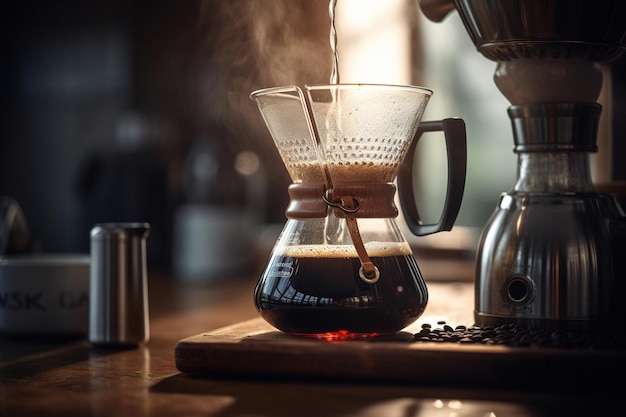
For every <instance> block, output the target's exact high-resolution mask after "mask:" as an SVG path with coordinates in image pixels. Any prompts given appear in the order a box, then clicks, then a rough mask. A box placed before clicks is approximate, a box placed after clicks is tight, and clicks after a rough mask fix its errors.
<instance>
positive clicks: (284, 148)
mask: <svg viewBox="0 0 626 417" xmlns="http://www.w3.org/2000/svg"><path fill="white" fill-rule="evenodd" d="M431 94H432V92H431V91H430V90H427V89H425V88H420V87H414V86H398V85H395V86H394V85H371V84H370V85H364V84H331V85H317V86H312V85H308V86H305V87H304V88H300V87H297V86H285V87H275V88H268V89H264V90H259V91H256V92H254V93H252V96H251V97H252V99H254V100H255V101H256V102H257V104H258V107H259V109H260V111H261V114H262V116H263V119H264V120H265V122H266V124H267V127H268V129H269V131H270V133H271V135H272V138H273V140H274V143H275V145H276V147H277V148H278V152H279V154H280V156H281V158H282V161H283V162H284V164H285V167H286V168H287V171H288V172H289V175H290V176H291V180H292V184H291V185H290V186H289V190H288V191H289V196H290V200H291V201H290V204H289V206H288V207H287V210H286V216H287V218H288V220H287V223H286V224H285V226H284V228H283V231H282V233H281V235H280V237H279V239H278V241H277V242H276V244H275V246H274V249H273V251H272V254H271V255H270V259H269V260H268V262H267V265H266V267H265V269H264V271H263V273H262V275H261V278H260V280H259V282H258V284H257V286H256V289H255V304H256V307H257V309H258V311H259V312H260V314H261V316H262V317H263V318H264V319H265V320H266V321H267V322H269V323H270V324H272V325H273V326H274V327H276V328H278V329H280V330H282V331H284V332H287V333H290V334H296V335H304V336H309V337H316V338H320V339H324V340H336V339H354V338H364V337H371V336H377V335H382V334H387V333H393V332H396V331H398V330H401V329H403V328H404V327H406V326H407V325H409V324H411V323H413V322H414V321H415V320H417V319H418V317H419V316H420V315H421V314H422V312H423V311H424V309H425V308H426V303H427V301H428V292H427V289H426V285H425V283H424V280H423V277H422V275H421V273H420V270H419V268H418V266H417V264H416V262H415V258H414V257H413V253H412V251H411V248H410V246H409V244H408V243H407V241H406V240H405V238H404V236H403V235H402V233H401V231H400V230H399V228H398V225H397V224H396V222H395V217H396V216H397V215H398V209H397V207H396V205H395V203H394V195H395V193H396V185H395V184H394V181H395V179H396V176H397V177H398V186H397V188H398V197H399V199H400V203H401V206H402V208H403V210H404V213H405V217H406V219H407V223H408V224H409V227H410V228H411V231H412V232H413V233H415V234H417V235H425V234H430V233H436V232H439V231H442V230H450V229H451V227H452V225H453V223H454V221H455V219H456V216H457V213H458V211H459V207H460V205H461V199H462V196H463V190H464V187H465V167H466V143H465V124H464V123H463V121H462V120H460V119H445V120H443V121H434V122H422V123H420V120H421V117H422V114H423V112H424V109H425V108H426V104H427V103H428V101H429V99H430V96H431ZM427 131H442V132H443V133H444V137H445V141H446V146H447V149H448V181H447V194H446V201H445V206H444V209H443V213H442V215H441V218H440V220H439V221H438V222H437V223H435V224H425V223H423V222H422V221H421V220H420V218H419V213H418V211H417V207H416V202H415V197H414V194H413V184H412V183H413V181H412V179H413V152H414V150H415V146H416V144H417V141H418V140H419V138H420V136H421V135H422V133H424V132H427Z"/></svg>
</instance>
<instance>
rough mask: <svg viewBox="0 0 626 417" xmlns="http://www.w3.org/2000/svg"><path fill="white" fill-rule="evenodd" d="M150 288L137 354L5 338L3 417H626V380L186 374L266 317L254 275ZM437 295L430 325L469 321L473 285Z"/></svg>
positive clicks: (158, 282)
mask: <svg viewBox="0 0 626 417" xmlns="http://www.w3.org/2000/svg"><path fill="white" fill-rule="evenodd" d="M149 278H150V284H149V286H150V322H151V339H150V341H149V342H148V343H147V344H145V345H143V346H140V347H138V348H135V349H127V350H112V349H101V348H98V349H96V348H94V347H92V346H91V345H90V344H89V342H88V341H86V340H84V339H74V340H38V339H30V340H29V339H23V338H22V339H16V338H14V337H8V336H2V337H0V416H66V417H67V416H138V417H140V416H222V417H227V416H248V417H250V416H255V417H260V416H277V417H283V416H337V417H339V416H351V417H357V416H368V417H369V416H392V417H393V416H403V417H418V416H446V417H457V416H477V417H488V416H489V417H495V416H498V417H502V416H508V417H510V416H513V417H514V416H561V415H569V416H572V415H575V416H576V415H581V416H583V415H584V416H593V415H609V414H607V413H613V414H610V415H618V414H615V410H619V412H620V414H619V415H621V414H622V412H623V410H624V408H625V406H624V404H623V402H620V401H621V400H620V398H619V397H620V395H619V391H618V389H617V387H619V386H620V383H619V381H620V380H621V378H622V377H623V373H624V370H623V369H616V370H615V375H607V379H608V378H615V377H616V378H617V381H618V382H617V383H616V389H615V390H612V389H608V390H606V389H605V388H603V389H602V390H598V389H594V385H596V384H595V382H597V381H589V383H588V384H587V383H585V384H582V385H581V387H580V389H579V390H576V389H575V390H571V388H568V389H567V390H559V389H558V387H555V389H554V390H550V392H546V391H543V392H539V391H537V390H533V389H532V387H528V388H527V389H523V390H508V389H504V388H502V387H498V386H491V387H484V386H481V387H478V386H473V384H465V385H463V386H452V385H446V384H442V383H437V384H433V383H429V381H424V382H423V383H419V382H418V383H390V382H376V381H350V382H346V381H343V380H333V379H332V378H330V379H329V378H325V379H323V380H311V379H306V380H305V379H297V378H284V377H283V378H270V377H264V378H259V377H256V378H253V377H250V378H247V377H242V376H239V377H228V376H219V377H218V376H213V377H211V376H206V375H203V376H195V375H189V374H184V373H181V372H180V371H179V370H178V369H177V368H176V364H175V358H174V350H175V346H176V343H177V342H178V341H179V340H181V339H184V338H187V337H189V336H192V335H195V334H199V333H203V332H208V331H211V330H213V329H217V328H221V327H224V326H227V325H231V324H234V323H238V322H241V321H244V320H249V319H251V318H254V317H257V313H256V311H255V310H254V306H253V303H252V292H253V288H254V285H255V283H256V274H250V277H247V278H236V279H235V278H234V279H230V280H225V281H221V282H218V283H214V284H211V285H204V286H197V285H181V284H180V283H177V282H176V281H175V280H173V279H172V278H171V277H170V276H168V275H167V274H163V273H158V272H152V271H151V272H150V277H149ZM429 291H430V294H431V301H430V304H429V307H428V308H427V311H426V314H429V315H430V316H431V317H433V318H435V317H438V316H439V315H441V314H446V316H448V317H455V318H456V319H463V318H469V317H471V307H472V302H473V301H472V298H471V297H472V294H473V292H472V289H471V283H470V282H467V281H465V282H464V283H456V284H450V283H429ZM294 366H297V363H294ZM417 371H418V370H416V372H417ZM575 372H576V370H575V369H572V374H573V375H574V374H575ZM570 377H571V376H570V375H564V376H563V378H570ZM510 378H515V375H510ZM537 378H538V379H541V378H542V375H537ZM570 385H571V384H570ZM605 385H606V384H603V386H605Z"/></svg>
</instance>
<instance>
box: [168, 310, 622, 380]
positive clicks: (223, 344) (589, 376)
mask: <svg viewBox="0 0 626 417" xmlns="http://www.w3.org/2000/svg"><path fill="white" fill-rule="evenodd" d="M423 322H429V323H433V317H429V316H426V317H424V318H423V319H421V320H419V321H418V322H417V323H415V324H414V325H412V326H410V327H409V328H407V329H405V330H406V331H404V332H401V333H399V334H398V335H396V336H395V337H393V338H389V339H383V340H373V341H369V340H368V341H364V340H352V341H335V342H327V341H322V340H316V339H309V338H301V337H296V336H289V335H286V334H283V333H281V332H279V331H277V330H275V329H274V328H273V327H271V326H270V325H269V324H267V323H266V322H265V321H264V320H262V319H261V318H255V319H252V320H249V321H244V322H242V323H238V324H235V325H232V326H228V327H225V328H222V329H218V330H215V331H212V332H208V333H204V334H199V335H196V336H192V337H188V338H185V339H183V340H180V341H179V342H178V343H177V345H176V348H175V359H176V366H177V368H178V369H179V370H180V371H182V372H185V373H190V374H198V375H208V376H229V377H257V378H258V377H261V378H267V377H272V378H274V377H275V378H307V379H322V380H351V381H354V380H360V381H378V382H384V381H386V382H411V383H420V384H447V385H450V384H462V385H466V386H467V385H468V384H471V386H478V385H489V386H497V387H505V386H506V387H515V388H520V387H531V388H533V389H541V388H542V387H543V388H546V389H548V388H549V389H553V388H554V387H555V386H556V385H555V384H558V387H559V388H563V389H566V388H567V387H571V386H577V387H580V386H581V385H580V384H584V386H587V385H589V384H590V381H593V382H591V384H593V385H594V387H596V388H597V387H600V386H602V384H604V383H605V382H606V381H608V380H609V379H611V378H608V376H610V375H612V374H614V373H615V371H616V370H618V369H622V370H623V369H626V366H625V365H626V355H625V354H624V352H621V351H589V350H576V349H552V348H512V347H504V346H488V345H481V344H458V343H434V342H416V341H413V339H412V335H413V333H415V332H417V331H419V329H420V324H421V323H423ZM434 323H436V321H435V322H434Z"/></svg>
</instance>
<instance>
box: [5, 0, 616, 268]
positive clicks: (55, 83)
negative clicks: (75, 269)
mask: <svg viewBox="0 0 626 417" xmlns="http://www.w3.org/2000/svg"><path fill="white" fill-rule="evenodd" d="M328 6H329V3H328V1H327V0H228V1H224V0H204V1H202V0H186V1H175V0H152V1H147V0H106V1H105V0H93V1H90V2H82V1H78V0H58V1H54V2H45V1H34V0H4V1H2V2H0V32H1V34H0V36H1V39H2V41H0V195H3V196H10V197H12V198H14V199H15V200H16V201H18V202H19V204H20V205H21V207H22V209H23V211H24V215H25V217H26V219H27V222H28V225H29V229H30V233H31V237H32V243H33V247H34V248H36V249H37V250H40V251H42V252H55V253H58V252H63V253H65V252H71V253H74V252H78V253H87V252H89V231H90V229H91V228H92V227H93V225H94V224H95V223H99V222H114V221H115V222H118V221H142V222H143V221H146V222H150V224H151V225H152V233H151V235H150V238H149V239H148V261H149V264H150V265H152V266H155V267H162V268H167V269H169V268H172V269H173V270H174V271H175V272H176V273H177V274H178V275H181V276H185V277H188V278H190V279H199V278H198V277H206V276H211V275H220V274H231V273H238V272H239V271H240V270H241V269H242V268H245V267H246V266H248V264H249V263H251V262H252V260H251V259H250V258H251V257H250V254H251V253H256V252H257V251H258V252H260V256H265V255H266V252H265V251H266V250H267V247H268V242H269V245H270V246H269V247H270V249H271V244H273V239H275V238H276V236H277V231H280V227H282V225H283V224H284V221H285V218H284V209H285V207H286V205H287V202H288V196H287V186H288V184H289V183H290V181H289V178H288V176H287V172H286V170H285V169H284V167H283V166H282V162H280V159H279V157H278V154H277V152H276V150H275V148H274V146H273V144H272V142H271V138H270V137H269V133H268V132H267V129H266V128H265V126H264V124H263V121H262V119H261V117H260V114H259V113H258V110H257V109H256V107H255V106H256V105H255V104H254V103H253V102H252V101H251V100H250V99H249V94H250V93H251V92H252V91H253V90H256V89H259V88H264V87H272V86H279V85H287V84H298V85H303V84H325V83H328V82H329V79H330V73H331V69H332V56H331V50H330V46H329V29H330V21H329V16H328ZM336 18H337V21H336V23H337V30H338V33H339V41H338V48H339V62H340V75H341V82H343V83H350V82H363V83H368V82H372V83H392V84H417V85H423V86H426V87H428V88H431V89H433V90H434V91H435V94H434V96H433V98H432V99H431V101H430V104H429V107H428V108H427V112H426V115H425V117H424V119H425V120H435V119H441V118H445V117H461V118H463V119H464V120H465V122H466V124H467V134H468V152H469V155H468V159H469V160H468V177H467V187H466V193H465V199H464V202H463V206H462V208H461V213H460V215H459V219H458V222H457V226H456V227H455V229H454V230H453V232H451V233H450V234H438V235H437V236H433V237H429V238H425V239H424V240H419V239H416V240H415V242H416V243H415V245H416V247H418V249H419V247H420V246H422V247H427V246H430V247H438V248H440V249H442V250H445V249H458V250H461V251H463V252H464V253H467V254H468V256H471V255H472V251H473V249H474V247H475V244H476V242H477V240H478V235H479V232H480V229H481V228H482V226H483V225H484V224H485V222H486V221H487V218H488V217H489V215H490V214H491V212H492V210H493V209H494V208H495V205H496V202H497V199H498V196H499V194H500V193H501V192H503V191H506V190H508V189H509V188H510V187H512V186H513V184H514V182H515V178H516V169H515V166H516V163H517V160H516V157H515V155H514V154H513V152H512V148H513V142H512V133H511V129H510V124H509V120H508V117H507V115H506V108H507V106H508V103H507V102H506V100H505V98H504V97H503V96H502V95H501V94H500V93H499V92H498V91H497V89H496V87H495V85H494V83H493V81H492V74H493V71H494V68H495V64H494V63H492V62H490V61H488V60H487V59H485V58H483V57H482V56H481V55H480V54H479V53H477V52H476V51H475V48H474V47H473V45H472V44H471V41H470V39H469V37H468V36H467V34H466V33H465V30H464V28H463V26H462V24H461V21H460V19H459V18H458V16H457V15H456V14H455V13H453V14H451V15H450V16H449V17H448V18H446V20H445V21H444V22H443V24H435V23H432V22H429V21H426V20H425V19H424V18H423V16H422V15H421V12H420V10H419V7H418V4H417V1H416V0H388V1H385V2H381V1H375V0H339V1H338V4H337V9H336ZM620 62H621V64H618V65H621V67H619V68H621V69H622V72H626V71H623V69H624V64H623V62H624V59H622V60H621V61H620ZM620 83H621V84H620ZM607 88H608V90H607V89H605V93H604V94H605V95H611V94H614V90H616V89H621V90H620V91H623V88H624V87H623V76H622V80H621V81H620V80H619V79H618V80H617V81H615V82H613V83H612V84H611V83H609V84H608V87H607ZM622 97H623V95H622ZM622 108H623V104H622ZM609 110H610V109H609ZM605 113H606V114H610V111H605ZM603 123H604V124H603V127H602V128H601V132H604V133H602V134H601V137H600V139H599V140H600V141H602V140H605V141H606V140H607V139H606V138H607V137H609V134H608V133H606V132H609V131H612V130H611V129H615V128H616V127H615V126H616V124H617V123H618V122H614V121H611V122H608V121H606V119H605V121H604V122H603ZM611 123H615V125H612V124H611ZM619 123H621V125H622V127H621V129H622V130H621V131H622V132H623V131H624V128H623V121H622V122H619ZM422 142H423V143H420V146H419V148H418V155H419V156H418V158H419V160H420V162H419V166H420V172H419V173H418V178H420V186H419V188H420V195H421V196H422V198H420V202H419V204H420V207H423V210H422V213H423V214H424V215H426V216H427V217H428V216H431V217H432V218H433V220H434V219H435V218H436V217H437V216H438V213H439V210H440V204H441V201H442V199H443V192H444V188H443V185H442V184H444V183H445V153H444V149H443V143H442V141H441V140H430V139H427V140H423V141H422ZM601 146H602V145H601ZM612 146H613V147H611V146H604V147H603V148H602V149H607V150H610V151H611V152H612V153H615V154H619V153H620V152H621V153H623V151H624V150H620V149H619V148H615V145H612ZM594 158H595V159H594V161H596V162H594V163H595V165H594V166H595V168H594V173H595V175H596V177H597V178H599V181H605V180H612V179H616V178H617V179H618V180H622V179H625V178H626V175H624V172H623V171H624V168H621V167H618V166H617V165H616V164H613V163H612V159H611V156H610V155H608V156H607V154H606V152H601V153H600V154H599V155H598V156H597V157H594ZM420 239H421V238H420ZM419 242H423V243H419ZM209 253H214V254H215V255H214V256H209V255H208V254H209Z"/></svg>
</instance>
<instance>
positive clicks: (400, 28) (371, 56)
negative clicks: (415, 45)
mask: <svg viewBox="0 0 626 417" xmlns="http://www.w3.org/2000/svg"><path fill="white" fill-rule="evenodd" d="M407 13H408V12H407V2H406V1H405V0H385V1H380V0H341V1H338V2H337V7H336V9H335V25H336V27H337V34H338V41H337V49H338V53H339V75H340V82H341V83H381V84H410V83H411V65H410V57H411V32H410V27H409V21H408V18H407Z"/></svg>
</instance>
